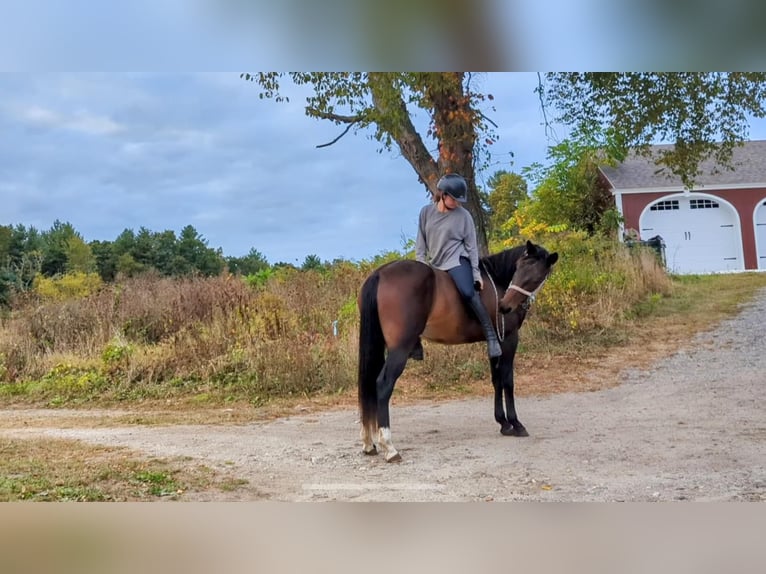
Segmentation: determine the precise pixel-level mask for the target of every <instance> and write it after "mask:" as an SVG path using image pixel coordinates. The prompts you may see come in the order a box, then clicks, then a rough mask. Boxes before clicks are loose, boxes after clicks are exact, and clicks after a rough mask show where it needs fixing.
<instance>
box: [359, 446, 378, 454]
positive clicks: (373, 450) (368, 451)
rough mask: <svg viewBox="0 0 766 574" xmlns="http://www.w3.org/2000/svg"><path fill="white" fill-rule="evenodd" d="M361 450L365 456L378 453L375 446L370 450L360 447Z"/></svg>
mask: <svg viewBox="0 0 766 574" xmlns="http://www.w3.org/2000/svg"><path fill="white" fill-rule="evenodd" d="M362 452H363V453H364V454H366V455H367V456H375V455H376V454H378V449H377V448H376V447H375V446H373V447H372V448H371V449H370V450H364V449H362Z"/></svg>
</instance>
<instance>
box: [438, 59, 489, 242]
mask: <svg viewBox="0 0 766 574" xmlns="http://www.w3.org/2000/svg"><path fill="white" fill-rule="evenodd" d="M437 75H438V76H441V77H440V78H433V80H432V81H431V82H429V84H428V90H427V93H428V97H429V98H430V100H431V102H432V104H433V107H434V116H433V120H434V132H435V133H436V136H437V138H438V141H439V160H438V165H439V172H440V173H449V172H452V173H459V174H460V175H462V176H463V177H464V178H465V180H466V181H467V182H468V202H467V204H466V207H467V208H468V211H470V212H471V215H472V216H473V221H474V224H475V225H476V239H477V241H478V244H479V254H480V255H487V254H488V252H489V250H488V247H487V222H486V220H485V214H484V210H483V209H482V207H481V201H480V199H479V193H478V190H477V188H476V173H475V172H474V167H473V166H474V163H473V160H474V157H473V150H474V145H475V144H476V129H475V125H476V120H477V117H476V111H475V110H474V109H473V108H472V107H471V98H470V97H469V96H468V95H467V94H466V93H465V90H464V88H463V77H464V75H465V74H464V73H463V72H444V73H439V74H434V76H437Z"/></svg>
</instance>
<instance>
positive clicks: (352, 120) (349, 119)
mask: <svg viewBox="0 0 766 574" xmlns="http://www.w3.org/2000/svg"><path fill="white" fill-rule="evenodd" d="M306 115H308V116H309V117H314V118H320V119H322V120H332V121H334V122H337V123H339V124H356V123H359V122H361V121H362V120H363V119H364V116H363V115H362V114H357V115H355V116H342V115H340V114H333V113H331V112H323V111H322V110H318V109H316V108H306Z"/></svg>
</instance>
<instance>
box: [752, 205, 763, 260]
mask: <svg viewBox="0 0 766 574" xmlns="http://www.w3.org/2000/svg"><path fill="white" fill-rule="evenodd" d="M764 203H766V196H764V197H762V198H761V199H759V200H758V203H756V204H755V209H754V210H753V240H754V242H755V268H756V269H757V270H759V271H766V263H764V266H763V267H761V246H759V245H758V225H757V223H758V222H757V221H756V219H755V216H756V214H757V213H758V209H760V208H761V207H763V208H764V210H766V205H764ZM763 255H766V245H764V246H763Z"/></svg>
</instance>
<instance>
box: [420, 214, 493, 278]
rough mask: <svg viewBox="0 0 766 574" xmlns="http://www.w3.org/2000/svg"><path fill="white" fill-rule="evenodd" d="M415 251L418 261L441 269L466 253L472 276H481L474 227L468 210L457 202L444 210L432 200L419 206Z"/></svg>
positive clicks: (455, 264) (448, 266)
mask: <svg viewBox="0 0 766 574" xmlns="http://www.w3.org/2000/svg"><path fill="white" fill-rule="evenodd" d="M415 255H416V257H417V260H418V261H422V262H423V263H430V264H431V265H432V266H433V267H436V268H437V269H442V270H444V271H447V270H449V269H452V268H453V267H457V266H458V265H460V257H461V256H463V257H467V258H468V259H469V260H470V261H471V269H473V280H474V281H478V280H479V278H480V277H481V274H480V273H479V248H478V246H477V244H476V228H475V227H474V225H473V218H472V217H471V214H470V213H469V212H468V210H467V209H465V208H464V207H462V206H460V205H458V206H457V207H456V208H455V209H453V210H450V211H446V212H444V213H442V212H440V211H439V209H438V208H437V204H435V203H432V204H430V205H426V206H425V207H423V209H421V210H420V221H419V224H418V237H417V240H416V241H415Z"/></svg>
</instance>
